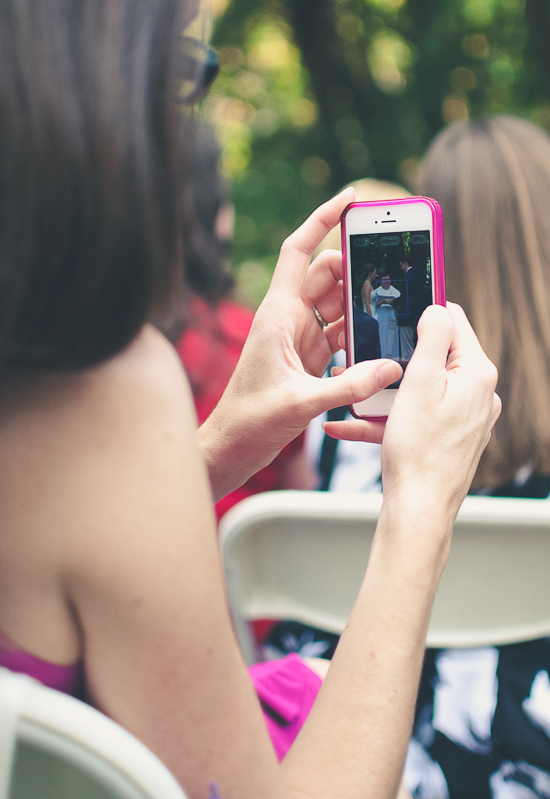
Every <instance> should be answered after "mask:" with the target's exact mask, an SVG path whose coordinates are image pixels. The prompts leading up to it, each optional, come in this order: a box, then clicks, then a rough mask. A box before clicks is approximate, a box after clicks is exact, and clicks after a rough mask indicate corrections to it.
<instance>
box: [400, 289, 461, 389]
mask: <svg viewBox="0 0 550 799" xmlns="http://www.w3.org/2000/svg"><path fill="white" fill-rule="evenodd" d="M453 333H454V325H453V321H452V319H451V316H450V313H449V312H448V311H447V309H446V308H444V307H443V306H442V305H430V306H428V308H426V310H425V311H424V313H423V314H422V316H421V317H420V321H419V323H418V343H417V345H416V348H415V351H414V353H413V355H412V358H411V360H410V363H409V366H408V368H407V372H406V374H405V379H406V378H407V375H409V381H410V380H411V379H412V378H413V377H414V376H416V377H417V378H419V379H424V380H425V379H430V380H432V379H433V377H434V376H436V375H441V372H442V370H443V369H445V367H446V364H447V356H448V354H449V349H450V347H451V342H452V340H453ZM409 373H410V374H409Z"/></svg>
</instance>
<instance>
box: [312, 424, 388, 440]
mask: <svg viewBox="0 0 550 799" xmlns="http://www.w3.org/2000/svg"><path fill="white" fill-rule="evenodd" d="M385 428H386V422H385V421H380V422H370V421H362V420H361V421H360V420H359V419H348V420H344V421H341V422H325V423H324V425H323V429H324V431H325V433H326V434H327V435H328V436H330V437H331V438H338V439H342V440H344V441H365V442H369V443H370V444H381V443H382V439H383V438H384V430H385Z"/></svg>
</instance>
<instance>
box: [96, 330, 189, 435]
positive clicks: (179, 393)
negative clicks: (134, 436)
mask: <svg viewBox="0 0 550 799" xmlns="http://www.w3.org/2000/svg"><path fill="white" fill-rule="evenodd" d="M80 388H81V391H82V392H83V394H82V399H83V401H84V402H85V403H86V402H88V401H91V402H93V403H98V408H99V409H102V408H103V407H104V404H105V406H108V405H109V404H111V403H113V404H114V405H115V406H117V407H122V405H124V407H125V410H126V412H127V413H130V414H132V413H136V414H138V415H139V414H142V413H144V412H145V413H147V410H148V408H149V403H153V404H154V405H155V406H156V407H157V411H158V409H159V406H162V408H163V409H164V411H170V409H172V410H173V411H174V412H175V413H176V414H181V413H183V412H187V413H189V412H190V408H192V402H191V397H190V392H189V387H188V384H187V380H186V377H185V373H184V370H183V367H182V364H181V361H180V359H179V358H178V355H177V353H176V352H175V350H174V348H173V347H172V346H171V344H170V343H169V342H168V341H167V340H166V339H165V338H164V336H162V335H161V334H160V333H159V332H158V331H157V330H155V328H153V327H151V326H146V327H144V328H143V330H142V331H141V333H140V334H139V335H138V336H137V338H136V339H134V341H133V342H132V343H131V344H130V345H129V347H127V349H126V350H124V351H123V352H121V353H120V354H118V355H117V356H115V357H114V358H112V359H111V360H109V361H107V362H106V363H104V364H101V365H100V366H98V367H96V368H95V369H90V370H88V371H87V372H85V373H83V375H82V378H81V386H80ZM126 403H128V404H127V405H126ZM182 403H183V404H182ZM192 415H193V412H191V416H192ZM155 418H156V419H157V420H158V418H159V417H158V414H155Z"/></svg>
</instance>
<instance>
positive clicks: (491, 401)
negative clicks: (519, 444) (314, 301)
mask: <svg viewBox="0 0 550 799" xmlns="http://www.w3.org/2000/svg"><path fill="white" fill-rule="evenodd" d="M497 377H498V374H497V370H496V367H495V366H494V364H493V363H492V362H491V361H490V360H489V359H488V358H487V356H486V355H485V353H484V352H483V350H482V348H481V345H480V344H479V341H478V340H477V337H476V335H475V333H474V331H473V330H472V328H471V326H470V324H469V322H468V320H467V318H466V315H465V314H464V311H463V310H462V308H460V306H458V305H455V304H454V303H448V305H447V308H446V309H445V308H443V307H441V306H437V305H433V306H430V307H429V308H427V309H426V311H425V312H424V314H423V315H422V318H421V319H420V322H419V324H418V344H417V346H416V349H415V352H414V354H413V356H412V358H411V361H410V363H409V365H408V366H407V370H406V372H405V375H404V377H403V381H402V383H401V385H400V387H399V391H398V392H397V394H396V397H395V401H394V404H393V407H392V410H391V412H390V414H389V417H388V420H387V422H386V426H385V431H384V436H383V444H382V473H383V484H384V498H385V501H388V500H389V499H391V498H392V497H394V496H396V495H397V494H399V495H403V494H407V496H408V497H409V500H410V501H411V502H413V503H414V505H415V506H418V504H419V502H420V501H423V505H428V506H429V505H430V503H431V504H432V505H433V506H434V508H435V506H437V508H438V510H440V511H441V512H443V513H444V514H446V515H447V516H448V517H449V518H451V517H452V519H454V516H455V515H456V513H457V512H458V509H459V507H460V504H461V502H462V500H463V499H464V496H465V495H466V493H467V491H468V488H469V487H470V484H471V481H472V478H473V476H474V473H475V470H476V468H477V464H478V462H479V459H480V457H481V453H482V452H483V450H484V449H485V447H486V446H487V443H488V441H489V437H490V435H491V430H492V428H493V425H494V424H495V422H496V420H497V419H498V417H499V414H500V410H501V402H500V398H499V397H498V396H497V394H495V388H496V383H497ZM370 427H371V425H370V424H369V423H363V422H361V421H359V420H353V421H345V422H328V423H326V424H325V429H326V431H327V433H329V434H330V435H333V436H335V437H338V438H348V439H352V440H362V439H365V440H371V437H372V433H371V430H370ZM367 430H368V434H367V432H366V431H367Z"/></svg>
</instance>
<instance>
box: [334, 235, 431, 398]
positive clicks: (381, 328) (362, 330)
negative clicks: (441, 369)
mask: <svg viewBox="0 0 550 799" xmlns="http://www.w3.org/2000/svg"><path fill="white" fill-rule="evenodd" d="M349 244H350V267H351V292H352V302H353V341H354V362H355V363H358V362H359V361H370V360H374V359H376V358H391V359H392V360H394V361H398V362H399V363H400V364H401V366H402V367H403V369H404V370H405V369H406V367H407V364H408V362H409V361H410V359H411V356H412V354H413V352H414V348H415V346H416V341H417V332H416V328H417V325H418V320H419V319H420V317H421V315H422V312H423V311H424V309H425V308H426V307H427V306H428V305H431V304H432V302H433V298H432V264H431V257H430V231H429V230H414V231H411V230H408V231H403V232H395V233H393V232H392V233H365V234H352V235H350V238H349ZM399 382H400V381H399ZM399 382H398V383H394V384H393V385H392V386H389V388H397V386H398V385H399Z"/></svg>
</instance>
